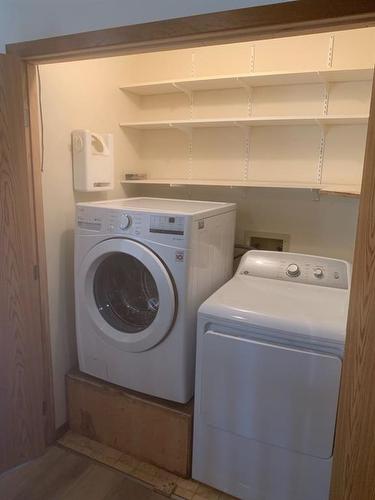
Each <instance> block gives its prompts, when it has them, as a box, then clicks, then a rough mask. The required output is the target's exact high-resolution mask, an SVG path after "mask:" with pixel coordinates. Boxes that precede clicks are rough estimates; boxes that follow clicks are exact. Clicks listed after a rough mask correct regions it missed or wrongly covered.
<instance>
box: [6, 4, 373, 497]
mask: <svg viewBox="0 0 375 500" xmlns="http://www.w3.org/2000/svg"><path fill="white" fill-rule="evenodd" d="M368 26H375V4H374V1H373V0H331V1H329V2H327V1H326V0H300V1H296V2H288V3H282V4H273V5H267V6H262V7H251V8H246V9H238V10H233V11H224V12H218V13H213V14H204V15H198V16H191V17H185V18H179V19H172V20H166V21H157V22H152V23H145V24H138V25H131V26H123V27H118V28H111V29H104V30H99V31H93V32H87V33H78V34H73V35H66V36H59V37H54V38H48V39H42V40H34V41H29V42H22V43H15V44H10V45H7V53H11V54H15V55H18V56H19V57H21V58H22V59H23V60H24V61H25V66H26V68H27V70H26V72H27V81H28V100H29V110H30V130H31V134H30V137H31V152H30V153H31V158H32V164H33V170H32V171H33V176H34V178H33V190H34V192H33V196H34V200H35V207H36V209H35V220H36V227H35V231H36V234H37V240H38V257H39V269H40V276H41V285H40V289H41V307H42V311H43V316H44V320H43V325H44V332H43V335H44V340H45V342H46V343H47V342H48V343H49V342H50V336H49V330H48V291H47V273H46V256H45V240H44V221H43V207H42V189H41V174H40V154H39V151H40V144H39V117H38V106H37V103H38V95H37V85H36V70H35V65H36V64H40V63H46V62H63V61H68V60H80V59H87V58H93V57H104V56H113V55H120V54H121V55H125V54H131V53H140V52H152V51H159V50H170V49H177V48H187V47H194V46H200V45H214V44H223V43H232V42H239V41H250V40H256V39H265V38H276V37H286V36H295V35H302V34H311V33H318V32H327V31H337V30H343V29H351V28H361V27H368ZM372 133H374V134H375V104H374V96H373V105H372V107H371V112H370V118H369V134H368V139H367V146H366V158H365V165H364V174H363V180H362V191H363V196H361V199H360V209H359V219H358V231H357V239H356V250H355V260H354V267H353V285H352V292H351V299H350V308H349V319H348V329H347V341H346V353H345V360H344V367H343V379H342V387H341V392H340V405H339V413H338V430H337V437H336V446H335V454H334V467H333V477H332V488H331V500H343V499H352V500H354V499H359V498H370V497H369V496H368V493H369V492H372V496H371V498H373V496H374V495H375V477H373V476H374V475H373V473H372V470H371V469H370V467H368V465H367V463H366V461H365V460H364V459H363V457H365V458H366V459H367V460H369V457H370V453H369V452H371V451H372V450H374V449H375V436H374V435H373V433H372V434H371V435H370V434H369V435H368V436H367V435H366V430H368V429H370V428H371V427H372V428H373V427H374V426H375V391H373V392H372V393H371V391H370V389H371V382H372V381H371V376H372V375H373V373H372V370H371V363H372V358H371V356H370V354H373V353H375V336H374V335H373V331H372V329H373V328H375V284H374V283H375V276H374V275H375V265H374V262H373V261H374V260H375V258H374V255H375V237H374V234H375V141H374V139H373V137H372V136H371V134H372ZM371 279H372V280H373V283H372V282H371ZM372 311H374V312H372ZM363 348H365V349H366V350H367V351H366V352H363ZM47 351H48V352H47ZM368 353H369V354H368ZM45 372H46V391H47V392H48V391H49V394H50V397H52V389H51V360H50V354H49V350H48V349H46V352H45ZM48 377H50V379H49V382H48V380H47V379H48ZM366 404H368V405H370V406H369V407H368V411H367V413H366V414H365V412H364V409H365V408H367V406H366ZM52 421H53V418H52ZM366 440H367V441H366ZM359 446H361V447H359ZM371 463H373V462H371ZM365 495H367V496H365Z"/></svg>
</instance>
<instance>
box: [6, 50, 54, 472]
mask: <svg viewBox="0 0 375 500" xmlns="http://www.w3.org/2000/svg"><path fill="white" fill-rule="evenodd" d="M23 82H24V63H22V61H21V60H20V59H19V58H17V57H15V56H9V55H7V56H5V55H0V200H1V203H0V207H1V208H0V346H1V347H0V403H1V404H0V472H2V471H4V470H6V469H8V468H10V467H12V466H14V465H17V464H19V463H21V462H24V461H26V460H29V459H31V458H33V457H35V456H38V455H40V454H41V453H42V452H43V451H44V448H45V431H44V416H43V413H44V408H43V406H44V404H45V403H44V389H43V387H44V386H43V369H42V367H43V349H42V337H41V315H40V295H39V284H38V279H37V274H36V268H35V265H36V263H37V254H36V244H35V217H34V209H33V206H34V202H33V195H32V194H33V189H32V175H31V171H30V168H29V166H30V157H29V155H28V149H27V146H28V144H27V134H26V130H25V126H26V125H27V123H25V110H24V89H23Z"/></svg>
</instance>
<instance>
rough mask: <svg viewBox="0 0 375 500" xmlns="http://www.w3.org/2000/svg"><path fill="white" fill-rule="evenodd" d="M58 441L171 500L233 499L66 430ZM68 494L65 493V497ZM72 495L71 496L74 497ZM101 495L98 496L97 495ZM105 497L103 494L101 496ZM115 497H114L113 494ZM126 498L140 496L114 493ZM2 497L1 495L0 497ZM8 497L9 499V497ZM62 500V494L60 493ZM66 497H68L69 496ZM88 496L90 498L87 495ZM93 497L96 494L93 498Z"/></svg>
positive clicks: (153, 499)
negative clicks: (171, 499)
mask: <svg viewBox="0 0 375 500" xmlns="http://www.w3.org/2000/svg"><path fill="white" fill-rule="evenodd" d="M59 444H60V445H62V446H64V447H66V448H68V449H69V450H72V451H74V452H78V453H80V454H83V455H85V456H86V457H89V458H91V459H92V460H95V461H97V462H99V463H101V464H103V465H106V466H108V467H111V468H113V469H116V471H120V472H122V473H124V474H126V476H127V477H129V478H130V480H133V481H137V482H138V483H139V481H141V483H140V484H144V485H145V486H146V487H148V488H151V491H153V492H154V493H156V494H158V495H160V494H161V495H163V497H162V498H164V499H165V497H169V498H173V499H175V500H181V499H185V500H235V499H234V497H231V496H229V495H226V494H225V493H222V492H220V491H218V490H215V489H213V488H210V487H208V486H206V485H204V484H201V483H199V482H197V481H193V480H192V479H183V478H181V477H178V476H176V475H175V474H172V473H170V472H168V471H165V470H163V469H160V468H159V467H155V466H154V465H151V464H148V463H146V462H142V461H140V460H137V459H136V458H134V457H132V456H130V455H127V454H125V453H122V452H121V451H118V450H115V449H114V448H111V447H109V446H105V445H103V444H101V443H98V442H97V441H94V440H92V439H88V438H86V437H84V436H81V435H79V434H76V433H74V432H71V431H68V432H67V433H66V434H65V435H64V436H63V437H62V438H61V439H60V440H59ZM67 498H68V497H67ZM74 498H75V497H74ZM100 498H101V497H100ZM103 498H105V499H106V497H103ZM116 498H117V497H116ZM118 498H119V499H120V498H124V499H127V498H129V500H130V499H132V500H133V498H134V499H138V498H139V499H142V498H143V497H142V496H140V497H126V496H124V497H118ZM144 498H145V500H149V499H150V500H157V499H159V498H160V496H156V497H153V496H151V497H149V496H145V497H144ZM1 499H2V497H1ZM10 500H13V498H12V499H10ZM64 500H65V497H64ZM69 500H70V499H69ZM90 500H94V499H91V498H90ZM95 500H96V498H95Z"/></svg>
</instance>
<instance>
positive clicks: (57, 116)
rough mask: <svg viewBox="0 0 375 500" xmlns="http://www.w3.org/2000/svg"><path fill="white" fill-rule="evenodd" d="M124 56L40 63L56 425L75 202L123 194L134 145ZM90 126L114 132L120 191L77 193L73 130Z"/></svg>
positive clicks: (69, 312) (69, 306) (67, 333)
mask: <svg viewBox="0 0 375 500" xmlns="http://www.w3.org/2000/svg"><path fill="white" fill-rule="evenodd" d="M124 71H126V63H125V61H124V59H117V58H114V59H107V60H96V61H84V62H81V63H64V64H55V65H45V66H41V67H40V73H41V83H42V105H43V111H44V113H43V115H44V143H45V157H44V158H45V159H44V171H43V175H42V182H43V205H44V217H45V228H46V251H47V272H48V289H49V309H50V328H51V342H52V364H53V380H54V394H55V409H56V426H57V427H59V426H61V425H62V424H63V423H64V422H65V412H66V404H65V374H66V373H67V372H68V371H69V369H70V368H72V367H73V366H74V365H75V364H76V341H75V324H74V286H73V283H74V282H73V246H74V234H73V233H74V216H75V203H76V202H78V201H93V200H100V199H106V198H118V197H122V196H123V190H122V188H121V186H120V182H119V181H120V178H123V176H124V158H128V159H131V151H132V147H131V144H129V143H128V142H127V140H126V138H125V137H124V135H123V134H122V132H121V130H120V128H119V127H118V125H117V124H118V123H119V121H120V120H121V118H122V117H123V116H124V114H125V115H126V114H127V113H128V112H129V109H128V105H130V106H131V103H128V102H127V101H126V100H125V99H123V95H122V92H121V91H120V90H119V89H118V82H119V81H121V78H122V75H123V74H124ZM77 128H84V129H85V128H86V129H89V130H92V131H95V132H98V133H113V135H114V147H115V156H114V159H115V186H116V187H115V189H114V190H113V191H110V192H108V193H78V194H77V193H75V192H74V191H73V179H72V159H71V140H70V137H71V131H72V130H74V129H77Z"/></svg>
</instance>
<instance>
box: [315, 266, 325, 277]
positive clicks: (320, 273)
mask: <svg viewBox="0 0 375 500" xmlns="http://www.w3.org/2000/svg"><path fill="white" fill-rule="evenodd" d="M314 276H315V278H319V279H321V278H323V276H324V272H323V269H321V268H320V267H317V268H315V269H314Z"/></svg>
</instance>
